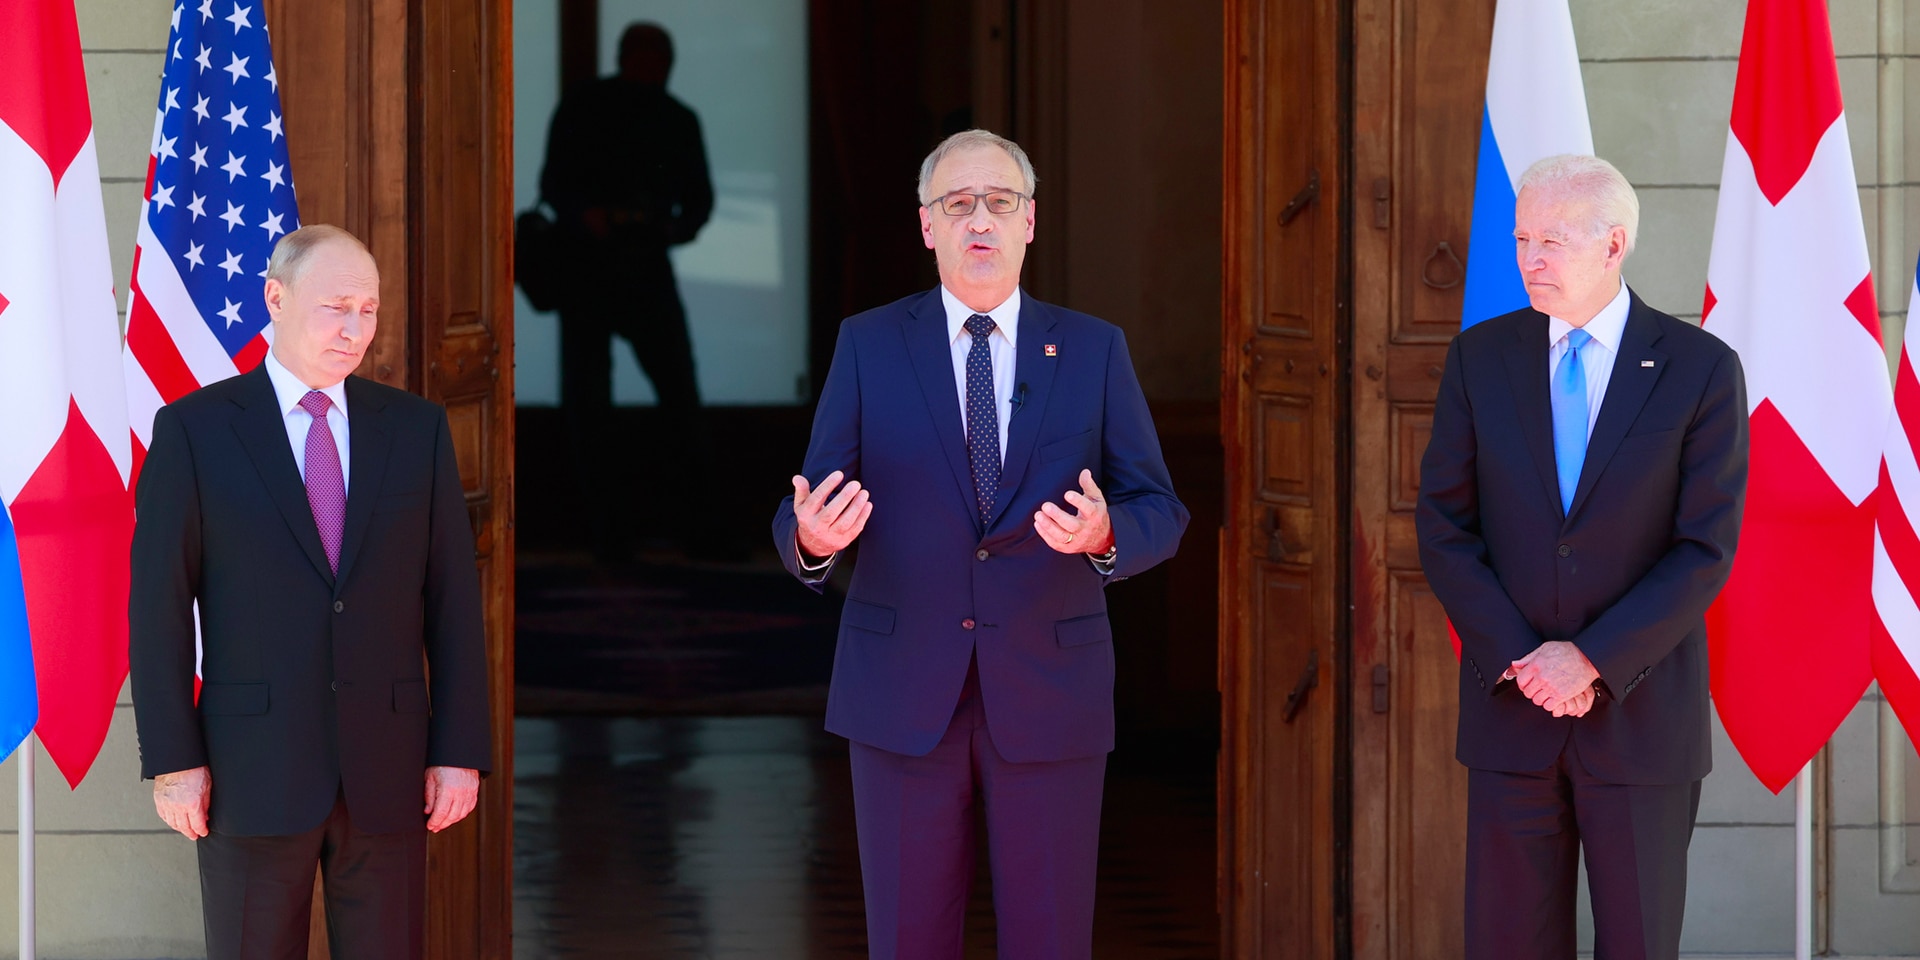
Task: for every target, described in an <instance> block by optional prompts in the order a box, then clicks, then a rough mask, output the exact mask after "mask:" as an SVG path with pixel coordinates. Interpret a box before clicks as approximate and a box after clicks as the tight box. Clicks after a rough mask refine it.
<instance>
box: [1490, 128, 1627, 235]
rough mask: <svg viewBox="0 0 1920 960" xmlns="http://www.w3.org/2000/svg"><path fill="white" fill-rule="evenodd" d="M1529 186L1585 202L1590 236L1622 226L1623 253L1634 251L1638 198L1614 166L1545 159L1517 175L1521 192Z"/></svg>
mask: <svg viewBox="0 0 1920 960" xmlns="http://www.w3.org/2000/svg"><path fill="white" fill-rule="evenodd" d="M1528 187H1534V188H1536V189H1539V190H1547V191H1552V192H1554V193H1560V194H1564V195H1569V196H1572V197H1576V198H1579V199H1582V200H1586V201H1587V202H1588V203H1589V204H1590V205H1591V206H1592V209H1593V213H1592V217H1593V219H1592V220H1591V221H1590V223H1589V228H1588V229H1589V230H1590V231H1591V233H1590V235H1591V236H1594V237H1600V236H1605V235H1606V233H1607V231H1609V230H1612V229H1613V228H1614V227H1625V228H1626V231H1627V249H1626V252H1627V253H1632V252H1633V245H1634V242H1635V240H1636V239H1637V238H1638V237H1639V234H1640V197H1639V196H1638V195H1637V194H1635V193H1634V192H1633V184H1631V183H1628V182H1627V178H1626V177H1624V176H1622V175H1621V173H1620V171H1619V170H1618V169H1616V168H1615V167H1614V165H1613V164H1611V163H1608V162H1606V161H1605V160H1602V159H1600V158H1599V157H1593V156H1587V155H1585V154H1578V153H1563V154H1560V155H1559V156H1555V157H1547V158H1546V159H1544V160H1540V161H1537V162H1536V163H1534V165H1533V166H1531V167H1528V168H1527V172H1526V173H1523V174H1521V175H1520V189H1521V190H1525V189H1527V188H1528ZM1516 192H1517V191H1516Z"/></svg>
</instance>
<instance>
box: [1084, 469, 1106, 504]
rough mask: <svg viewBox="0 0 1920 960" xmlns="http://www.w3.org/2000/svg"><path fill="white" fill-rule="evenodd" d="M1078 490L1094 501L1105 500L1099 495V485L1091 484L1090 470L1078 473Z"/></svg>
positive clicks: (1091, 475)
mask: <svg viewBox="0 0 1920 960" xmlns="http://www.w3.org/2000/svg"><path fill="white" fill-rule="evenodd" d="M1080 489H1081V490H1082V491H1083V492H1085V493H1086V495H1087V496H1089V497H1092V498H1093V499H1095V500H1101V499H1105V498H1104V497H1103V496H1102V495H1101V493H1100V485H1099V484H1097V483H1094V482H1093V471H1092V470H1081V471H1080Z"/></svg>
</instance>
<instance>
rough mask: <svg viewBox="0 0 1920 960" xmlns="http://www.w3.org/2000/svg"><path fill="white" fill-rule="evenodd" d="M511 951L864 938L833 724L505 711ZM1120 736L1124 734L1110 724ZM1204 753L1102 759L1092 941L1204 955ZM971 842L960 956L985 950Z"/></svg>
mask: <svg viewBox="0 0 1920 960" xmlns="http://www.w3.org/2000/svg"><path fill="white" fill-rule="evenodd" d="M516 736H517V740H518V742H517V744H516V748H515V758H516V759H515V764H516V769H515V774H514V778H515V793H516V797H515V803H514V807H515V809H514V831H515V833H514V848H515V854H514V956H515V958H516V960H548V958H555V960H558V958H569V960H571V958H661V960H669V958H676V960H677V958H695V957H713V958H723V957H724V958H732V957H743V958H744V957H756V958H758V957H766V958H782V960H784V958H793V960H811V958H829V957H831V958H857V957H863V956H865V955H866V935H865V926H866V923H865V914H864V908H863V906H862V902H861V893H860V872H859V855H858V851H857V849H856V847H855V843H854V833H853V804H852V799H851V796H850V789H849V786H848V777H847V750H846V744H845V742H844V741H842V740H840V739H838V738H836V737H833V736H830V735H828V734H826V733H824V732H822V731H821V730H820V724H819V721H818V720H817V719H815V718H810V717H742V718H699V717H673V718H654V719H638V718H607V717H555V718H522V719H521V720H519V721H518V722H517V724H516ZM1123 746H1124V742H1123ZM1213 856H1214V840H1213V790H1212V762H1211V756H1210V755H1209V754H1208V753H1207V752H1206V751H1205V750H1204V749H1203V750H1201V751H1197V752H1196V751H1192V750H1186V751H1182V750H1179V749H1168V750H1160V751H1148V750H1144V749H1142V750H1136V751H1133V752H1132V753H1131V754H1130V752H1129V751H1128V750H1126V749H1123V750H1121V751H1120V752H1117V753H1115V754H1114V755H1113V757H1112V760H1111V761H1110V763H1109V767H1108V777H1107V793H1106V809H1105V813H1104V816H1103V819H1102V841H1101V862H1100V887H1099V911H1098V917H1097V920H1096V924H1095V928H1096V933H1095V951H1094V955H1095V956H1096V957H1100V958H1102V960H1201V958H1211V957H1214V956H1217V954H1218V948H1217V939H1218V938H1217V932H1216V930H1217V923H1216V918H1215V914H1214V897H1213V891H1214V873H1213ZM986 873H987V871H986V870H985V861H984V854H983V859H982V861H981V869H979V870H977V871H976V875H977V877H978V880H977V883H976V888H975V891H974V897H973V904H972V907H971V909H970V911H969V919H968V934H967V956H968V958H969V960H975V958H991V957H993V956H994V938H993V913H992V909H991V906H990V904H991V900H990V891H989V888H988V885H987V877H986Z"/></svg>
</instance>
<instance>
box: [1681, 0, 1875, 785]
mask: <svg viewBox="0 0 1920 960" xmlns="http://www.w3.org/2000/svg"><path fill="white" fill-rule="evenodd" d="M1729 126H1730V132H1731V136H1729V137H1728V138H1727V154H1726V164H1725V166H1724V167H1723V168H1722V170H1721V174H1720V206H1719V211H1718V213H1717V215H1716V216H1715V218H1714V226H1713V253H1712V255H1711V256H1710V258H1709V259H1708V262H1707V292H1706V302H1705V306H1704V309H1703V320H1702V324H1703V325H1704V326H1705V327H1706V329H1707V330H1708V331H1709V332H1712V333H1714V334H1717V335H1719V337H1720V338H1721V339H1722V340H1725V341H1726V342H1727V343H1728V344H1730V345H1732V346H1733V348H1734V349H1735V350H1738V351H1739V352H1740V362H1741V364H1742V366H1744V367H1745V368H1746V374H1747V405H1748V408H1749V413H1748V422H1749V424H1750V426H1751V438H1750V446H1749V455H1748V480H1747V507H1746V517H1745V520H1744V522H1743V523H1742V525H1741V530H1740V552H1739V553H1738V554H1737V555H1736V556H1735V558H1734V561H1733V572H1732V575H1731V577H1730V579H1729V580H1728V581H1727V586H1726V588H1725V589H1724V590H1722V591H1721V594H1720V597H1719V599H1718V600H1716V601H1715V603H1714V605H1713V607H1712V609H1711V610H1709V611H1708V614H1707V637H1708V647H1709V650H1710V655H1711V663H1712V667H1711V671H1710V672H1711V675H1712V678H1713V681H1712V682H1713V700H1714V705H1715V706H1716V707H1717V708H1718V709H1719V711H1720V719H1721V721H1722V722H1723V723H1725V724H1726V728H1727V733H1728V735H1729V736H1730V737H1731V738H1732V740H1733V744H1734V746H1735V747H1736V748H1738V749H1739V751H1740V755H1741V757H1742V758H1744V759H1745V760H1746V761H1747V766H1749V767H1751V768H1752V769H1753V772H1754V774H1755V775H1756V776H1758V777H1759V778H1760V781H1761V782H1762V783H1764V784H1766V785H1767V786H1768V787H1769V788H1771V789H1772V790H1774V791H1775V792H1778V791H1779V790H1780V789H1781V788H1783V787H1785V786H1786V785H1787V783H1789V782H1791V781H1792V779H1793V778H1794V776H1796V775H1797V774H1798V773H1799V772H1800V770H1801V768H1802V767H1804V766H1806V764H1807V762H1808V761H1809V760H1811V759H1813V756H1814V754H1815V753H1817V752H1818V751H1819V749H1820V747H1821V746H1822V745H1823V744H1825V743H1826V742H1827V738H1828V737H1830V736H1831V735H1832V734H1833V731H1834V729H1835V728H1836V727H1837V726H1839V724H1840V721H1841V720H1843V719H1845V718H1846V716H1847V713H1848V712H1849V711H1851V710H1852V709H1853V706H1854V704H1855V703H1857V702H1859V699H1860V695H1861V694H1862V693H1864V692H1865V691H1866V688H1867V684H1868V683H1869V682H1871V680H1872V678H1873V667H1872V659H1871V654H1870V648H1871V636H1872V630H1873V618H1874V609H1873V566H1874V511H1875V507H1876V498H1875V495H1874V494H1875V491H1877V490H1878V489H1879V488H1880V476H1881V469H1880V464H1881V459H1882V453H1883V451H1884V450H1885V445H1886V440H1887V420H1888V418H1889V417H1890V416H1891V415H1892V413H1893V387H1892V385H1891V384H1890V383H1889V382H1888V378H1887V357H1886V353H1885V350H1884V349H1883V347H1882V346H1881V339H1880V314H1879V311H1878V309H1877V308H1876V307H1875V304H1874V295H1873V277H1872V275H1871V269H1870V266H1871V264H1870V261H1869V260H1868V258H1867V235H1866V230H1865V227H1864V225H1863V223H1862V218H1861V214H1860V194H1859V191H1858V190H1857V189H1856V188H1855V181H1854V176H1853V151H1852V149H1851V148H1850V147H1849V145H1848V139H1847V118H1846V114H1845V112H1844V111H1843V110H1842V109H1841V99H1840V74H1839V70H1838V68H1837V67H1836V65H1835V63H1834V58H1833V33H1832V30H1831V28H1830V26H1829V24H1828V21H1827V4H1826V0H1751V2H1750V3H1748V5H1747V21H1746V32H1745V35H1744V37H1743V38H1742V40H1741V44H1740V66H1739V71H1738V74H1737V78H1736V79H1735V81H1734V88H1733V110H1732V115H1731V118H1730V120H1729Z"/></svg>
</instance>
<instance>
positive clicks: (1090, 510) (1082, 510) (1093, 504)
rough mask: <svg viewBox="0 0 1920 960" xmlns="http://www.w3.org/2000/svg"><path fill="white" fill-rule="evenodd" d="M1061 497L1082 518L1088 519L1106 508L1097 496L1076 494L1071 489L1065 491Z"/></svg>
mask: <svg viewBox="0 0 1920 960" xmlns="http://www.w3.org/2000/svg"><path fill="white" fill-rule="evenodd" d="M1061 499H1063V500H1065V501H1067V504H1068V505H1069V506H1071V507H1073V509H1074V510H1075V511H1076V512H1077V513H1078V514H1079V516H1080V519H1082V520H1085V519H1088V518H1090V517H1092V516H1094V515H1096V514H1098V513H1099V512H1100V511H1101V510H1103V509H1105V508H1106V505H1105V504H1104V503H1102V502H1101V501H1100V500H1099V498H1097V497H1089V496H1085V495H1082V494H1078V493H1075V492H1073V491H1072V490H1069V491H1067V494H1066V496H1064V497H1062V498H1061Z"/></svg>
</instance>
